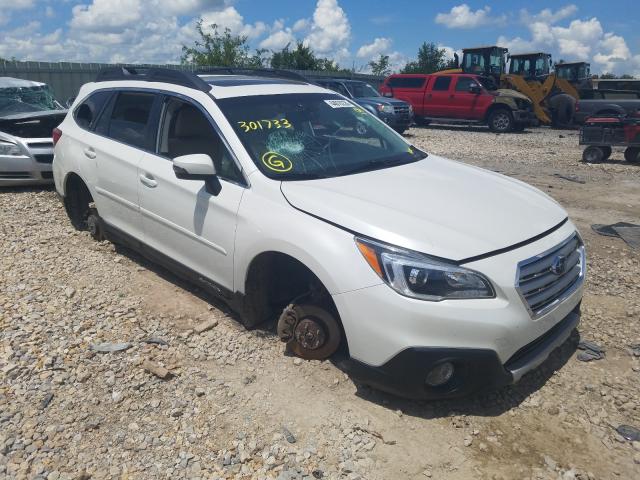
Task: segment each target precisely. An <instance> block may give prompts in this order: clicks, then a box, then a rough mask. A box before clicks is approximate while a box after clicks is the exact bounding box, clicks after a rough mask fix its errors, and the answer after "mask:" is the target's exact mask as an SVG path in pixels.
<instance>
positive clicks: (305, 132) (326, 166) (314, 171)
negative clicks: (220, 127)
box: [218, 94, 426, 180]
mask: <svg viewBox="0 0 640 480" xmlns="http://www.w3.org/2000/svg"><path fill="white" fill-rule="evenodd" d="M218 104H219V105H220V108H221V109H222V111H223V112H224V114H225V115H226V116H227V118H228V119H229V121H230V123H231V124H232V125H233V128H234V129H235V131H236V133H237V134H238V136H239V137H240V140H241V141H242V143H243V144H244V146H245V147H246V149H247V150H248V152H249V154H250V155H251V157H252V159H253V161H254V162H255V164H256V165H257V166H258V168H260V170H261V171H262V172H264V173H265V175H267V176H268V177H270V178H275V179H278V180H309V179H314V178H328V177H335V176H342V175H349V174H353V173H359V172H363V171H368V170H377V169H380V168H386V167H391V166H396V165H401V164H405V163H411V162H416V161H418V160H421V159H423V158H425V157H426V154H425V153H424V152H422V151H420V150H418V149H416V148H414V147H412V146H411V145H409V144H408V143H406V142H405V141H404V140H403V139H402V138H401V137H399V136H398V135H396V134H395V133H394V132H393V131H391V130H389V129H388V128H387V127H385V125H384V124H383V123H382V122H380V121H379V120H378V119H376V118H374V117H372V116H371V115H370V114H369V113H367V112H366V111H365V110H364V109H363V108H362V107H360V106H358V105H355V104H353V103H351V102H349V101H347V100H344V99H342V98H340V97H338V96H335V95H326V94H303V95H300V94H288V95H277V96H275V97H274V96H264V97H260V96H258V97H240V98H229V99H223V100H219V101H218Z"/></svg>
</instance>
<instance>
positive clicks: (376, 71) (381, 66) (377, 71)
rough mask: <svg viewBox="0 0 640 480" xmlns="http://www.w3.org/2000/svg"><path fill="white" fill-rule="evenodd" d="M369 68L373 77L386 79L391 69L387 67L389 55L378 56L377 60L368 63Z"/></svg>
mask: <svg viewBox="0 0 640 480" xmlns="http://www.w3.org/2000/svg"><path fill="white" fill-rule="evenodd" d="M369 66H370V67H371V73H372V74H373V75H378V76H380V77H386V76H387V75H389V74H390V73H391V68H390V67H389V55H383V54H380V57H378V60H371V61H370V62H369Z"/></svg>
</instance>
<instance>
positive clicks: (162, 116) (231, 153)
mask: <svg viewBox="0 0 640 480" xmlns="http://www.w3.org/2000/svg"><path fill="white" fill-rule="evenodd" d="M162 94H163V97H164V98H162V108H161V109H160V122H159V124H158V132H157V133H158V134H157V135H156V142H155V152H152V153H153V154H154V155H155V156H156V157H159V158H162V159H164V160H168V161H172V158H171V157H167V156H166V155H163V154H161V153H160V132H161V131H162V129H163V128H164V122H165V120H166V117H165V113H166V106H167V101H168V100H169V99H170V98H172V97H173V98H177V99H178V100H181V101H183V102H185V103H188V104H190V105H191V106H193V107H195V108H197V109H198V110H199V111H200V112H201V113H202V114H204V116H205V118H206V119H207V121H208V122H209V125H211V127H212V128H213V130H214V131H215V132H216V134H217V135H218V136H219V137H220V139H221V140H222V144H223V145H224V147H225V148H226V149H227V152H229V156H230V157H231V159H232V160H233V163H235V165H236V168H237V169H238V171H239V172H240V176H241V178H242V180H243V182H242V183H241V182H237V181H235V180H232V179H229V178H225V177H222V176H219V175H218V178H219V179H220V180H224V181H225V182H228V183H232V184H234V185H238V186H240V187H244V188H249V180H248V179H247V175H246V174H245V172H244V169H243V168H242V165H241V164H240V161H239V160H238V157H237V156H236V154H235V152H234V151H233V149H232V148H231V145H229V142H228V141H227V139H226V138H225V137H224V135H223V134H222V131H221V130H220V128H219V127H218V125H217V124H216V122H215V121H214V120H213V118H212V117H211V115H210V114H209V112H207V109H206V108H204V107H203V106H202V105H201V104H200V103H199V102H197V101H196V100H194V99H193V98H190V97H188V96H186V95H182V94H181V93H176V92H162Z"/></svg>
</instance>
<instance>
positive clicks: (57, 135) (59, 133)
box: [51, 128, 62, 147]
mask: <svg viewBox="0 0 640 480" xmlns="http://www.w3.org/2000/svg"><path fill="white" fill-rule="evenodd" d="M60 137H62V130H60V129H59V128H54V129H53V132H51V138H53V146H54V147H55V146H56V143H58V140H60Z"/></svg>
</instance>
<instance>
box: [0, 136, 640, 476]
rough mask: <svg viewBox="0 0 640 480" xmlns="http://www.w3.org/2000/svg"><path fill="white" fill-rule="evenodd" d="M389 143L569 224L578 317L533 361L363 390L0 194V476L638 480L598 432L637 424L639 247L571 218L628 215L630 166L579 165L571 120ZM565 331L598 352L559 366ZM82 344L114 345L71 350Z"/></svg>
mask: <svg viewBox="0 0 640 480" xmlns="http://www.w3.org/2000/svg"><path fill="white" fill-rule="evenodd" d="M406 137H407V138H408V139H409V140H410V141H411V142H413V143H414V144H415V145H416V146H418V147H420V148H423V149H425V150H426V151H428V152H430V153H433V154H436V155H442V156H445V157H448V158H452V159H455V160H460V161H463V162H466V163H470V164H474V165H478V166H481V167H484V168H488V169H491V170H495V171H499V172H501V173H503V174H506V175H509V176H513V177H516V178H518V179H520V180H523V181H525V182H528V183H530V184H532V185H534V186H536V187H538V188H540V189H542V190H543V191H545V192H547V193H548V194H549V195H551V196H552V197H554V198H555V199H556V200H557V201H558V202H560V203H561V204H562V205H563V206H564V207H565V208H566V209H567V210H568V211H569V214H570V216H571V218H572V219H573V221H574V222H575V223H576V224H577V225H578V227H579V229H580V231H581V233H582V235H583V237H584V240H585V242H586V246H587V249H588V280H587V289H586V296H585V299H584V301H583V315H582V321H581V324H580V326H579V328H578V333H576V335H574V338H572V340H571V341H570V342H568V343H567V344H565V345H564V346H563V347H561V348H560V349H559V350H557V351H556V352H555V353H554V354H553V355H552V356H551V357H550V359H549V360H548V361H547V362H546V363H545V364H543V365H542V366H541V367H540V368H539V369H538V370H536V371H534V372H532V373H530V374H529V375H527V376H525V377H524V378H523V379H522V381H521V382H520V383H519V384H518V385H516V386H512V387H507V388H503V389H500V390H493V391H487V392H483V393H480V394H477V395H474V396H472V397H470V398H465V399H460V400H455V401H440V402H415V401H408V400H403V399H399V398H396V397H393V396H390V395H387V394H384V393H380V392H377V391H374V390H372V389H370V388H367V387H363V386H360V385H357V384H354V382H353V381H352V380H351V379H350V378H349V377H348V376H347V375H346V374H345V373H344V372H343V370H342V369H341V368H340V363H339V362H328V361H327V362H317V361H311V362H305V361H301V360H299V359H294V358H293V357H289V356H286V355H284V354H283V351H284V349H283V345H282V344H281V343H280V342H279V341H278V340H277V338H276V337H275V336H274V334H273V330H272V327H273V326H272V325H271V326H266V327H264V328H261V329H257V330H253V331H246V330H245V329H244V328H242V327H241V326H240V325H239V324H238V323H237V321H236V320H235V319H234V317H233V315H231V314H230V313H229V312H228V310H227V309H226V307H224V305H221V304H219V303H217V302H216V301H213V300H211V299H209V298H206V297H205V296H203V295H201V294H200V293H199V292H198V291H197V290H195V289H194V288H192V287H191V286H189V285H187V284H185V283H183V282H181V281H180V280H178V279H177V278H176V277H174V276H173V275H171V274H169V273H167V272H166V271H164V270H162V269H161V268H159V267H156V266H154V265H153V264H150V263H148V262H147V261H145V260H143V259H141V258H140V257H139V256H137V255H136V254H134V253H132V252H130V251H128V250H125V249H121V248H116V247H114V246H113V245H112V244H110V243H108V242H102V243H96V242H94V241H92V240H91V238H90V237H89V236H88V235H87V234H86V233H84V232H76V231H74V230H73V229H72V227H71V226H70V224H69V222H68V220H67V218H66V216H65V213H64V210H63V208H62V206H61V204H60V202H59V201H58V200H57V199H56V196H55V193H54V192H53V190H40V189H0V247H1V251H2V255H1V257H0V478H11V479H13V478H46V479H50V480H55V479H64V478H69V479H80V478H83V479H88V478H96V479H101V478H121V479H137V478H140V479H147V478H172V479H173V478H202V479H205V478H207V479H209V478H214V479H218V478H242V479H244V478H247V479H249V478H256V479H258V478H261V479H262V478H265V479H266V478H277V479H280V480H287V479H291V480H293V479H303V478H304V479H313V478H327V479H339V478H344V479H351V480H357V479H366V480H378V479H385V480H386V479H390V480H395V479H415V480H420V479H426V478H434V479H469V478H490V479H505V480H506V479H515V478H518V479H529V478H531V479H557V478H561V479H573V478H578V479H583V480H584V479H634V478H640V443H639V442H630V441H627V440H625V439H624V438H623V437H622V436H621V435H619V434H618V433H617V432H616V430H615V428H616V427H618V426H619V425H631V426H635V427H638V428H640V357H639V356H634V352H633V350H632V349H631V348H630V345H633V344H640V286H639V285H640V283H639V281H638V279H639V278H640V250H632V249H631V248H630V247H629V246H627V245H626V244H625V243H624V242H623V241H622V240H620V239H617V238H611V237H603V236H599V235H596V234H595V233H594V232H593V231H592V230H591V228H590V226H591V224H595V223H602V224H608V223H615V222H619V221H626V222H631V223H640V165H632V164H629V163H626V162H624V160H623V156H622V152H617V151H616V152H614V154H613V157H612V159H611V160H609V161H607V162H605V163H600V164H597V165H593V164H591V165H588V164H583V163H582V162H581V160H580V158H581V148H580V147H579V146H578V138H577V132H573V131H555V130H550V129H543V128H539V129H531V130H528V131H526V132H525V133H522V134H505V135H496V134H493V133H489V132H488V131H487V130H485V129H482V128H466V127H464V128H463V127H435V126H434V127H429V128H414V129H411V130H410V131H408V132H407V134H406ZM560 175H561V176H564V177H565V178H562V177H561V176H560ZM206 322H210V323H209V325H207V327H210V328H209V329H206V330H205V331H202V332H200V330H201V328H199V327H201V326H202V328H203V329H204V328H205V326H203V324H204V323H206ZM214 325H215V326H214ZM578 334H579V335H580V337H582V338H583V339H586V340H591V341H593V342H596V343H597V344H598V345H600V346H602V347H604V349H605V350H606V357H605V358H604V359H602V360H598V361H593V362H589V363H584V362H580V361H578V360H577V359H576V344H577V338H578ZM159 341H161V343H163V344H159V343H158V342H159ZM101 342H129V343H130V345H128V347H129V348H127V349H126V350H124V351H120V352H113V353H96V352H94V351H92V350H91V349H90V346H91V345H96V344H99V343H101ZM149 342H150V343H149ZM636 354H637V355H640V351H638V352H636ZM145 360H148V361H152V362H155V363H156V364H157V365H160V366H163V367H166V369H168V370H169V372H170V373H169V374H168V376H167V378H166V379H160V378H158V377H156V376H154V375H152V374H150V373H149V372H148V371H146V370H145V369H144V368H143V366H142V364H143V362H144V361H145Z"/></svg>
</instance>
